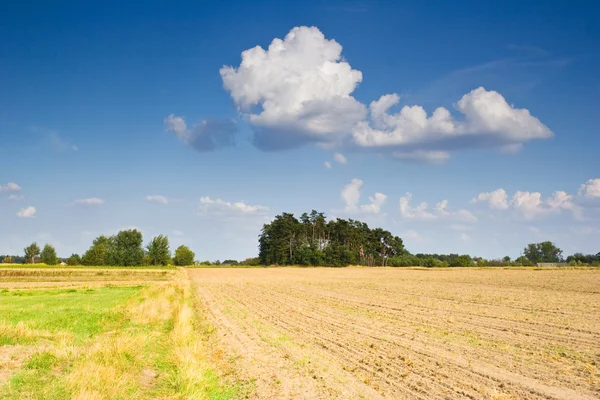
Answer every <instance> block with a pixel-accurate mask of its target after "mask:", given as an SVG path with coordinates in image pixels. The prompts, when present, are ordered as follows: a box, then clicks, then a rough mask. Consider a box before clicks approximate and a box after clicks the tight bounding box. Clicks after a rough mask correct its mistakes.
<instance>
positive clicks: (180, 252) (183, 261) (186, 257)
mask: <svg viewBox="0 0 600 400" xmlns="http://www.w3.org/2000/svg"><path fill="white" fill-rule="evenodd" d="M194 257H196V255H195V254H194V252H193V251H192V250H190V249H189V248H188V247H187V246H183V245H181V246H179V247H178V248H177V249H176V250H175V257H173V264H175V265H178V266H186V265H192V264H193V263H194Z"/></svg>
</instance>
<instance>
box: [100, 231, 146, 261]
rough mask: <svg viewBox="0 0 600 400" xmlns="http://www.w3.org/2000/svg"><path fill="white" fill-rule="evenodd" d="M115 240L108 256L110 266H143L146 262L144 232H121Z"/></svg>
mask: <svg viewBox="0 0 600 400" xmlns="http://www.w3.org/2000/svg"><path fill="white" fill-rule="evenodd" d="M113 240H114V241H113V245H112V246H111V248H110V251H109V255H108V263H109V265H120V266H123V267H129V266H137V265H142V262H143V260H144V248H143V247H142V243H143V241H144V239H143V237H142V232H140V231H138V230H137V229H129V230H124V231H120V232H119V233H117V234H116V236H114V238H113Z"/></svg>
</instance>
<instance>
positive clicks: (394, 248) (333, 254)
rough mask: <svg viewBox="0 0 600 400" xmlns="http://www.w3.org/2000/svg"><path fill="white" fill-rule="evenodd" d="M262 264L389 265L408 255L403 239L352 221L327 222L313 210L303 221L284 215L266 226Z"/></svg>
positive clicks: (305, 215) (261, 248)
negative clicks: (396, 259) (393, 259)
mask: <svg viewBox="0 0 600 400" xmlns="http://www.w3.org/2000/svg"><path fill="white" fill-rule="evenodd" d="M258 241H259V258H260V262H261V263H262V264H263V265H271V264H277V265H290V264H293V265H329V266H345V265H350V264H355V265H359V264H360V265H368V266H374V265H389V260H390V259H391V258H393V257H395V256H400V255H403V254H405V253H406V250H405V249H404V244H403V243H402V239H400V238H399V237H398V236H394V235H392V234H391V233H390V232H388V231H386V230H383V229H381V228H375V229H371V228H369V227H368V226H367V224H365V223H364V222H360V221H355V220H352V219H349V220H345V219H340V218H338V219H337V220H335V221H333V220H330V221H327V220H326V218H325V216H324V214H323V213H320V212H317V211H315V210H313V211H312V212H311V213H310V214H307V213H304V214H302V215H301V216H300V219H299V220H298V219H296V217H294V215H293V214H289V213H283V214H281V215H278V216H277V217H275V219H274V220H273V222H271V223H269V224H265V225H264V226H263V228H262V232H261V234H260V236H259V240H258Z"/></svg>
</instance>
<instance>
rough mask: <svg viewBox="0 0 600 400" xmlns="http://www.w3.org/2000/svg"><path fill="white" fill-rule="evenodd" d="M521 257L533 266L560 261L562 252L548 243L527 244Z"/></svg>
mask: <svg viewBox="0 0 600 400" xmlns="http://www.w3.org/2000/svg"><path fill="white" fill-rule="evenodd" d="M523 255H524V256H525V257H526V258H527V259H528V260H529V261H531V262H532V263H533V264H536V263H540V262H548V263H551V262H560V261H562V250H561V249H559V248H558V247H556V246H555V245H554V243H552V242H549V241H547V242H541V243H530V244H528V245H527V247H525V249H524V250H523Z"/></svg>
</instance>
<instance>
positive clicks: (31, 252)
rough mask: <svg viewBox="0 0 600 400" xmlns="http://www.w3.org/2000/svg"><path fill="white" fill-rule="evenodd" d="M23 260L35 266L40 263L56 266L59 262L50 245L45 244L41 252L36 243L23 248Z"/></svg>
mask: <svg viewBox="0 0 600 400" xmlns="http://www.w3.org/2000/svg"><path fill="white" fill-rule="evenodd" d="M24 251H25V258H24V261H25V262H26V263H30V264H35V263H36V262H38V261H39V262H41V263H44V264H48V265H56V264H58V263H59V262H60V260H59V258H58V256H57V255H56V249H55V248H54V246H52V245H50V244H46V245H45V246H44V248H43V249H42V250H40V247H39V246H38V244H37V243H35V242H33V243H32V244H30V245H29V246H27V247H25V249H24Z"/></svg>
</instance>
